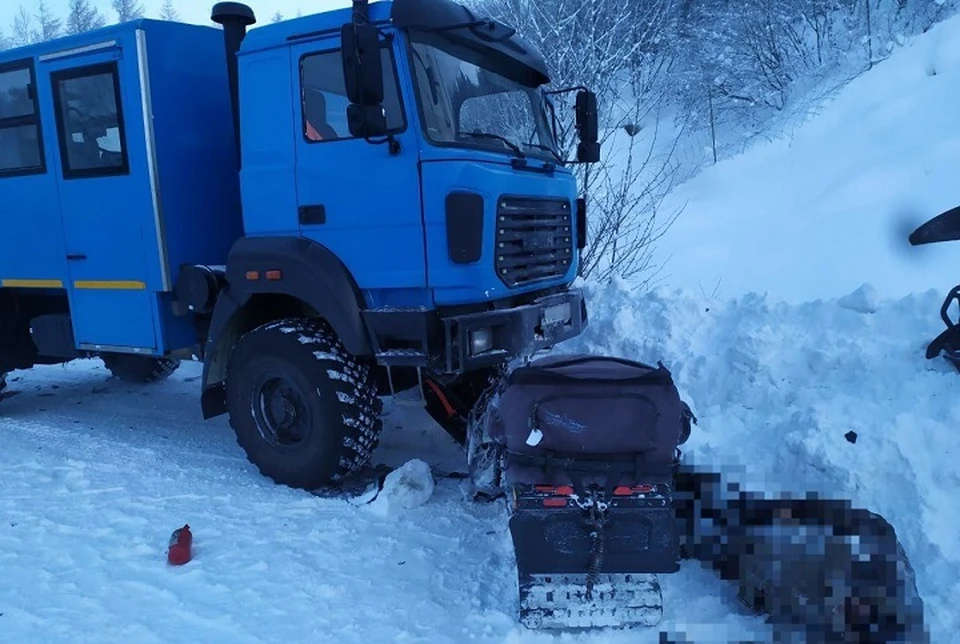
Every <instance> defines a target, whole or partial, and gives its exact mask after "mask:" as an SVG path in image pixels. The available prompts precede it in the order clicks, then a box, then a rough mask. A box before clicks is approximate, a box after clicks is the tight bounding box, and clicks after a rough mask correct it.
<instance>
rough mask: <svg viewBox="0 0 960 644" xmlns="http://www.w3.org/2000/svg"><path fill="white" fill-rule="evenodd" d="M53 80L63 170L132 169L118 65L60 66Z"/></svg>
mask: <svg viewBox="0 0 960 644" xmlns="http://www.w3.org/2000/svg"><path fill="white" fill-rule="evenodd" d="M53 86H54V97H55V100H56V106H57V130H58V134H59V139H60V156H61V157H62V162H63V176H64V177H66V178H68V179H70V178H80V177H103V176H110V175H117V174H127V173H129V172H130V165H129V160H128V159H127V146H126V133H125V132H124V127H123V110H122V107H121V99H120V83H119V78H118V75H117V68H116V65H115V64H114V63H109V64H106V65H96V66H93V67H84V68H82V69H70V70H67V71H64V72H59V73H58V74H55V75H54V76H53Z"/></svg>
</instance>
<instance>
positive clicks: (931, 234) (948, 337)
mask: <svg viewBox="0 0 960 644" xmlns="http://www.w3.org/2000/svg"><path fill="white" fill-rule="evenodd" d="M909 240H910V244H911V245H913V246H921V245H924V244H936V243H939V242H945V241H957V240H960V206H957V207H956V208H951V209H950V210H947V211H946V212H943V213H940V214H939V215H937V216H936V217H934V218H933V219H930V220H929V221H927V222H925V223H924V224H922V225H920V226H919V227H918V228H917V229H916V230H914V231H913V232H912V233H910V237H909ZM954 302H956V303H957V304H958V305H960V284H958V285H957V286H954V287H953V288H952V289H950V292H949V293H947V297H946V298H945V299H944V301H943V304H942V305H941V306H940V318H941V319H942V320H943V323H944V324H945V325H946V326H947V328H946V329H945V330H944V331H943V333H941V334H940V335H938V336H937V337H936V338H934V339H933V340H932V341H931V342H930V344H928V345H927V352H926V356H927V359H928V360H932V359H934V358H936V357H938V356H940V355H943V357H944V358H946V359H947V360H948V361H949V362H950V363H951V364H953V366H954V367H956V369H957V370H958V371H960V313H958V315H957V321H954V320H953V319H951V317H950V307H951V306H952V305H953V303H954Z"/></svg>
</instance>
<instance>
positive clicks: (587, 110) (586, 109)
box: [576, 90, 600, 163]
mask: <svg viewBox="0 0 960 644" xmlns="http://www.w3.org/2000/svg"><path fill="white" fill-rule="evenodd" d="M576 111H577V131H578V132H579V133H580V144H579V145H578V146H577V161H579V162H580V163H596V162H597V161H599V160H600V144H599V143H598V141H599V139H600V135H599V130H600V122H599V117H598V116H597V95H596V94H594V93H593V92H591V91H589V90H580V91H579V92H577V105H576Z"/></svg>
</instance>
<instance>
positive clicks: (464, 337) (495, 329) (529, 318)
mask: <svg viewBox="0 0 960 644" xmlns="http://www.w3.org/2000/svg"><path fill="white" fill-rule="evenodd" d="M442 323H443V332H444V343H443V344H444V357H445V361H444V362H445V364H444V365H443V370H444V371H445V372H446V373H448V374H460V373H465V372H469V371H475V370H477V369H483V368H484V367H489V366H493V365H496V364H500V363H502V362H504V361H506V360H510V359H512V358H514V357H516V356H522V355H530V354H532V353H535V352H537V351H540V350H542V349H548V348H550V347H552V346H554V345H556V344H558V343H560V342H563V341H564V340H569V339H570V338H574V337H576V336H578V335H580V333H581V332H582V331H583V329H584V328H585V327H586V326H587V307H586V302H585V301H584V299H583V292H582V291H581V290H579V289H569V290H566V291H563V292H561V293H556V294H552V295H548V296H544V297H542V298H539V299H537V300H534V301H533V302H530V303H529V304H523V305H520V306H514V307H511V308H507V309H499V310H492V311H482V312H479V313H469V314H464V315H457V316H451V317H445V318H442ZM477 334H483V335H484V336H486V337H489V348H486V349H485V350H483V351H479V352H478V351H475V348H476V347H475V346H474V345H475V343H474V341H473V338H474V337H476V335H477ZM485 344H486V343H485Z"/></svg>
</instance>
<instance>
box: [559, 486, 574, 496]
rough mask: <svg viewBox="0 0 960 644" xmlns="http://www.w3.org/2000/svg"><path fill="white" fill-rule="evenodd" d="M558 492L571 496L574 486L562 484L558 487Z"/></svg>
mask: <svg viewBox="0 0 960 644" xmlns="http://www.w3.org/2000/svg"><path fill="white" fill-rule="evenodd" d="M556 493H557V494H560V495H562V496H570V495H571V494H573V488H572V487H570V486H569V485H561V486H560V487H558V488H557V492H556Z"/></svg>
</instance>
